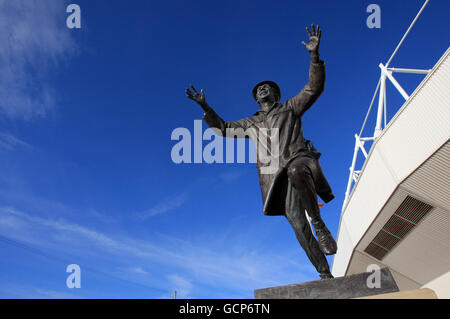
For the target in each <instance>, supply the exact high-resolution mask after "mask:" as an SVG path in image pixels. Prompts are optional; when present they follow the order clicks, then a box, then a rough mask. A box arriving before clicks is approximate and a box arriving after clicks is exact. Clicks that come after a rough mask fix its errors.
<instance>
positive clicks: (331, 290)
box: [255, 268, 399, 299]
mask: <svg viewBox="0 0 450 319" xmlns="http://www.w3.org/2000/svg"><path fill="white" fill-rule="evenodd" d="M369 276H370V277H369ZM376 279H379V288H378V287H373V284H374V283H376V281H375V280H376ZM371 287H373V288H371ZM397 291H399V289H398V287H397V284H396V283H395V281H394V278H393V277H392V274H391V272H390V271H389V269H388V268H383V269H380V271H379V272H377V273H373V272H366V273H362V274H356V275H351V276H346V277H338V278H334V279H325V280H317V281H310V282H305V283H301V284H293V285H287V286H279V287H272V288H264V289H256V290H255V299H350V298H360V297H365V296H373V295H379V294H386V293H391V292H397Z"/></svg>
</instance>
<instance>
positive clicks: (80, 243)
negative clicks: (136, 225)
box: [0, 207, 314, 298]
mask: <svg viewBox="0 0 450 319" xmlns="http://www.w3.org/2000/svg"><path fill="white" fill-rule="evenodd" d="M261 231H262V230H261V227H259V226H258V225H255V227H254V228H252V229H248V233H247V234H245V235H242V237H241V236H240V235H238V234H236V233H234V234H230V236H231V237H232V238H223V236H219V235H220V234H217V233H214V234H207V235H206V236H207V237H209V239H208V238H206V240H205V234H202V236H201V238H198V239H197V243H195V242H193V241H192V240H186V239H184V238H174V237H169V236H166V235H159V236H157V235H155V236H153V237H152V238H147V239H145V240H143V239H137V238H134V237H130V236H119V235H117V233H115V234H111V233H109V234H107V233H104V232H100V231H97V230H93V229H91V228H88V227H85V226H82V225H79V224H75V223H72V222H70V221H67V220H62V219H56V218H43V217H37V216H33V215H31V214H28V213H24V212H21V211H18V210H16V209H14V208H11V207H0V234H1V235H2V236H7V237H9V238H11V239H13V240H18V241H20V242H22V243H26V244H28V245H32V246H33V247H37V248H40V249H41V250H43V251H47V249H50V250H51V251H61V252H63V253H64V254H67V253H69V254H70V255H72V256H73V257H71V259H73V258H75V259H77V256H78V258H82V259H83V260H91V263H92V262H93V261H92V260H95V262H94V264H95V265H97V264H98V263H99V262H100V264H102V263H103V264H104V263H105V261H107V263H108V265H109V266H108V269H107V270H104V272H106V271H108V272H111V273H112V274H114V275H115V276H116V277H117V276H123V277H126V278H132V277H129V276H133V275H139V276H140V277H139V282H140V283H142V284H145V285H147V286H151V287H158V288H157V289H159V290H165V289H168V291H167V293H168V294H170V293H172V292H173V290H177V291H178V292H179V296H180V297H183V296H186V297H189V298H196V297H197V296H202V297H205V296H207V295H209V294H211V293H212V294H214V295H215V296H217V294H219V293H220V291H224V290H225V291H228V294H229V293H230V291H232V292H233V295H234V296H240V297H242V298H249V297H250V296H249V295H250V294H251V292H252V291H253V289H256V288H263V287H268V286H276V285H281V284H287V283H292V282H293V280H294V279H295V281H294V282H301V281H302V280H303V281H305V280H308V279H310V276H311V275H312V274H314V269H313V268H312V266H311V265H309V263H308V264H300V263H298V262H296V261H295V260H296V258H294V257H293V256H296V255H297V253H298V252H294V253H292V254H291V253H287V254H286V251H283V252H276V253H273V252H269V251H267V250H266V249H256V248H254V246H255V242H254V240H255V238H257V237H258V236H257V235H256V233H254V232H261ZM250 233H251V234H250ZM248 236H250V237H252V238H254V240H253V241H252V242H249V241H248ZM217 238H220V240H219V239H217ZM194 240H195V239H194ZM293 258H294V260H293ZM102 260H103V261H102ZM111 262H112V263H111ZM82 264H83V263H80V265H81V266H83V265H82ZM133 264H134V265H136V264H139V265H140V266H139V267H136V266H133ZM89 267H91V266H90V265H89ZM91 268H92V267H91ZM144 269H145V270H144ZM162 276H165V277H162ZM164 279H166V280H164ZM167 279H168V280H169V283H170V284H171V285H170V287H168V286H167ZM222 297H223V298H227V297H229V295H228V296H227V295H226V293H224V295H223V296H222ZM222 297H219V298H222Z"/></svg>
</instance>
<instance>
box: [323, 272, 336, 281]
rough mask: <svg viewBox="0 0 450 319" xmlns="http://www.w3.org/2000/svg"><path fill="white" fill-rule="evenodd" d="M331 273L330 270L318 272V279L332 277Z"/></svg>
mask: <svg viewBox="0 0 450 319" xmlns="http://www.w3.org/2000/svg"><path fill="white" fill-rule="evenodd" d="M333 278H334V277H333V275H332V274H331V272H329V271H328V272H322V273H320V279H321V280H324V279H333Z"/></svg>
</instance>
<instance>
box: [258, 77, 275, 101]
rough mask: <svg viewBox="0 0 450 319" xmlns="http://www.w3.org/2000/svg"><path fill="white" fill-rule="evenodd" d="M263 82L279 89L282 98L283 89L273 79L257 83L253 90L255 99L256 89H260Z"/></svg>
mask: <svg viewBox="0 0 450 319" xmlns="http://www.w3.org/2000/svg"><path fill="white" fill-rule="evenodd" d="M263 84H269V85H270V86H271V87H273V88H274V89H275V90H276V91H277V94H278V97H279V98H280V99H281V90H280V87H279V86H278V84H276V83H275V82H273V81H262V82H259V83H258V84H256V85H255V87H254V88H253V90H252V93H253V98H254V99H255V100H256V90H257V89H258V87H259V86H261V85H263Z"/></svg>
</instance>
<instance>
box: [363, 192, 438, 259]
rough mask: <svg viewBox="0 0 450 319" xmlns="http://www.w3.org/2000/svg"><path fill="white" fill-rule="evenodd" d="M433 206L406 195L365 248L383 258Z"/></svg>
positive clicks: (374, 255)
mask: <svg viewBox="0 0 450 319" xmlns="http://www.w3.org/2000/svg"><path fill="white" fill-rule="evenodd" d="M432 208H433V206H431V205H429V204H427V203H424V202H422V201H420V200H418V199H416V198H414V197H412V196H409V195H408V196H406V198H405V199H404V200H403V202H402V203H401V204H400V206H399V207H398V208H397V209H396V210H395V212H394V214H393V215H392V216H391V218H389V220H388V221H387V222H386V224H384V226H383V228H382V229H381V230H380V232H379V233H378V234H377V235H376V236H375V238H374V239H373V240H372V242H371V243H370V244H369V245H368V246H367V247H366V249H364V252H366V253H368V254H369V255H371V256H372V257H374V258H376V259H378V260H383V258H384V257H385V256H386V255H387V254H388V253H389V252H390V251H391V250H392V249H393V248H394V247H395V246H396V245H397V244H398V243H399V242H401V240H402V239H403V238H405V236H406V235H408V233H410V232H411V231H412V230H413V229H414V228H415V227H416V226H417V224H418V223H419V222H420V221H421V220H422V219H423V218H424V217H425V216H426V215H427V214H428V213H429V212H430V211H431V209H432Z"/></svg>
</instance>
